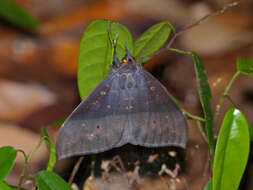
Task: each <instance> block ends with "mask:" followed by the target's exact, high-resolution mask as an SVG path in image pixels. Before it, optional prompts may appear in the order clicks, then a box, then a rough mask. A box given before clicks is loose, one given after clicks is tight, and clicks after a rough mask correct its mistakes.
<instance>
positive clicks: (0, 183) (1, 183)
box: [0, 181, 12, 190]
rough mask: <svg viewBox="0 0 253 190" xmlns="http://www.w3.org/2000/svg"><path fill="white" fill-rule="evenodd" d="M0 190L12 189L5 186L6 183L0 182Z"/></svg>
mask: <svg viewBox="0 0 253 190" xmlns="http://www.w3.org/2000/svg"><path fill="white" fill-rule="evenodd" d="M0 189H1V190H12V188H11V187H10V186H9V185H7V184H6V183H4V182H3V181H0Z"/></svg>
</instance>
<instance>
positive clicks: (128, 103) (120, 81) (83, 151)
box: [56, 50, 188, 159]
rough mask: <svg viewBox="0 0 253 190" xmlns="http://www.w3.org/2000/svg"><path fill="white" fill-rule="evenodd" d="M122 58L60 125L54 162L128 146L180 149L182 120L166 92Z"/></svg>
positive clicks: (129, 59)
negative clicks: (172, 147) (128, 144)
mask: <svg viewBox="0 0 253 190" xmlns="http://www.w3.org/2000/svg"><path fill="white" fill-rule="evenodd" d="M126 51H127V52H126V55H125V57H124V58H123V59H122V61H119V59H118V58H117V56H116V58H115V63H116V64H115V65H114V66H111V67H110V71H109V74H108V76H107V77H106V78H105V79H104V80H103V81H102V82H101V83H100V84H99V85H98V86H97V87H96V88H95V89H94V90H93V91H92V92H91V93H90V94H89V95H88V97H87V98H86V99H85V100H84V101H83V102H81V103H80V104H79V105H78V107H77V108H76V109H75V110H74V111H73V112H72V114H71V115H70V116H69V117H68V118H67V120H66V121H65V122H64V123H63V125H62V127H61V129H60V131H59V134H58V137H57V142H56V152H57V156H58V159H63V158H66V157H70V156H74V155H87V154H95V153H99V152H104V151H106V150H109V149H112V148H115V147H120V146H122V145H124V144H127V143H130V144H133V145H140V146H144V147H164V146H178V147H183V148H184V147H185V146H186V142H187V138H188V126H187V121H186V119H185V116H184V114H183V112H182V111H181V109H180V108H179V107H178V105H177V104H176V103H175V102H174V101H173V100H172V98H171V97H170V95H169V93H168V91H167V90H166V88H165V87H164V86H163V85H162V84H161V83H160V82H159V81H158V80H157V79H156V78H154V77H153V76H152V75H151V74H150V73H149V72H147V71H145V70H144V69H143V68H142V65H141V64H136V61H135V59H134V57H132V56H131V54H130V52H129V51H128V50H126Z"/></svg>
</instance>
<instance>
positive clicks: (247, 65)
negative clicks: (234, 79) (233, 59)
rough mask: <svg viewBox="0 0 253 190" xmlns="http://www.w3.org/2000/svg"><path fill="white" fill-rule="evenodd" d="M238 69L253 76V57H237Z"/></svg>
mask: <svg viewBox="0 0 253 190" xmlns="http://www.w3.org/2000/svg"><path fill="white" fill-rule="evenodd" d="M237 70H239V71H240V72H241V73H244V74H246V75H249V76H251V77H253V60H252V59H243V58H238V59H237Z"/></svg>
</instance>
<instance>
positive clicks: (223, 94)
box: [215, 71, 241, 120]
mask: <svg viewBox="0 0 253 190" xmlns="http://www.w3.org/2000/svg"><path fill="white" fill-rule="evenodd" d="M239 74H241V72H240V71H237V72H236V73H235V74H234V75H233V77H232V79H231V80H230V81H229V83H228V85H227V86H226V88H225V90H224V92H223V93H222V95H221V97H220V99H219V103H218V105H217V106H216V112H215V120H216V119H217V117H218V116H219V114H220V109H221V106H222V104H223V102H224V99H225V97H226V96H227V95H228V92H229V90H230V88H231V86H232V84H233V83H234V81H235V79H236V78H237V77H238V76H239Z"/></svg>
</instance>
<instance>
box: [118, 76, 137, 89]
mask: <svg viewBox="0 0 253 190" xmlns="http://www.w3.org/2000/svg"><path fill="white" fill-rule="evenodd" d="M119 86H120V89H122V90H124V89H132V88H134V87H135V80H134V77H133V73H122V74H121V75H120V78H119Z"/></svg>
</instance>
